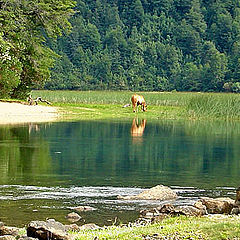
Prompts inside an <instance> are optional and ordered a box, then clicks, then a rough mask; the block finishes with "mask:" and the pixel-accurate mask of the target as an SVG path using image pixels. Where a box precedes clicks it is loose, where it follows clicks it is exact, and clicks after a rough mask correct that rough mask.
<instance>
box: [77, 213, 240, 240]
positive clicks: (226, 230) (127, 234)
mask: <svg viewBox="0 0 240 240" xmlns="http://www.w3.org/2000/svg"><path fill="white" fill-rule="evenodd" d="M76 234H77V239H78V240H82V239H86V240H87V239H94V237H97V239H119V240H125V239H126V240H127V239H212V240H219V239H240V219H239V217H236V216H235V217H223V218H222V217H221V218H208V217H199V218H198V217H183V216H180V217H174V218H167V219H165V220H163V221H162V222H159V223H155V224H151V225H147V226H122V227H121V226H110V227H106V228H103V229H100V230H85V231H81V232H79V233H76ZM147 237H149V238H147ZM151 237H152V238H151Z"/></svg>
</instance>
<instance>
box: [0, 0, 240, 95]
mask: <svg viewBox="0 0 240 240" xmlns="http://www.w3.org/2000/svg"><path fill="white" fill-rule="evenodd" d="M76 2H77V5H76V7H75V9H74V10H75V14H74V16H73V17H72V18H71V20H70V21H71V24H72V31H71V33H70V34H69V35H62V36H60V37H58V38H57V36H59V35H61V33H62V31H63V30H69V29H70V24H69V22H68V17H69V16H70V15H71V13H72V10H71V8H72V7H73V4H72V1H70V0H68V1H63V0H52V1H46V0H38V1H37V2H36V1H24V0H21V1H17V0H14V1H6V0H5V1H1V6H0V8H1V12H0V27H1V28H0V32H1V34H2V35H1V34H0V47H1V51H2V53H1V54H2V55H0V56H1V58H0V61H1V66H2V67H1V69H0V70H1V72H0V84H1V89H2V93H1V95H2V96H4V95H8V94H12V95H17V94H18V93H19V92H22V91H25V92H27V91H28V90H29V89H31V88H32V87H38V86H41V85H42V83H43V82H46V84H45V88H48V89H76V90H78V89H80V90H87V89H113V90H132V91H171V90H174V89H176V90H177V91H225V90H226V89H225V88H224V87H223V86H224V83H233V85H232V86H237V85H236V84H235V83H237V82H239V78H240V41H239V39H240V1H238V0H216V1H213V0H211V1H207V0H161V1H160V0H125V1H120V0H77V1H76ZM15 20H17V21H15ZM45 36H48V38H47V39H45ZM51 38H57V41H53V40H51ZM45 40H47V41H46V43H44V41H45ZM50 49H51V50H50ZM3 51H4V52H3ZM53 52H56V53H57V54H58V55H59V56H60V57H59V58H56V64H55V67H53V68H52V69H51V72H50V70H49V69H50V68H51V67H52V66H53V59H54V58H53V56H55V57H57V55H56V54H55V55H54V53H53ZM5 54H7V56H9V55H11V61H10V60H8V61H7V62H6V60H4V57H3V56H5ZM3 61H5V62H3ZM50 73H51V77H50ZM9 79H11V83H10V84H9V85H8V84H6V83H7V81H9ZM3 84H4V88H3ZM230 85H231V84H230ZM13 89H14V90H13ZM229 89H231V90H226V91H235V92H237V90H234V89H235V88H229ZM20 90H21V91H20Z"/></svg>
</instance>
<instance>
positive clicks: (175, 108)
mask: <svg viewBox="0 0 240 240" xmlns="http://www.w3.org/2000/svg"><path fill="white" fill-rule="evenodd" d="M132 94H133V92H130V91H48V90H38V91H33V92H32V95H33V97H34V98H36V97H39V96H41V97H42V98H43V99H46V100H48V101H50V102H51V103H52V104H53V106H56V107H59V109H60V112H61V113H62V117H63V118H64V119H75V120H81V119H126V118H132V117H133V116H135V115H139V116H141V117H144V118H147V119H224V120H239V119H240V95H239V94H233V93H193V92H141V93H139V94H141V95H143V96H144V98H145V100H146V102H147V105H148V108H147V112H144V113H143V112H142V111H141V110H140V107H139V112H138V113H133V112H132V107H131V106H130V107H126V108H123V106H124V105H125V104H128V103H131V102H130V98H131V96H132Z"/></svg>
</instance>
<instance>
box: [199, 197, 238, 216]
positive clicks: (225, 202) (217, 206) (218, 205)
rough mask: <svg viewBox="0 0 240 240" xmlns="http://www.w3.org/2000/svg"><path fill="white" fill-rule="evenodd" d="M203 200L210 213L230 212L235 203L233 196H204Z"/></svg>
mask: <svg viewBox="0 0 240 240" xmlns="http://www.w3.org/2000/svg"><path fill="white" fill-rule="evenodd" d="M201 201H202V204H203V205H205V206H206V208H207V212H208V213H210V214H230V213H231V211H232V209H233V207H234V204H235V201H234V200H233V199H231V198H209V197H202V198H201Z"/></svg>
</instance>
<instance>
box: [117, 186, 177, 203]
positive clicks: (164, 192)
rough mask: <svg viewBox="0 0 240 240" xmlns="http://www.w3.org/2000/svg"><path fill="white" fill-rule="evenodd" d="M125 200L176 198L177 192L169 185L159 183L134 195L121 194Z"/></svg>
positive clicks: (121, 197)
mask: <svg viewBox="0 0 240 240" xmlns="http://www.w3.org/2000/svg"><path fill="white" fill-rule="evenodd" d="M118 198H119V199H124V200H161V201H163V200H174V199H176V198H177V194H176V193H175V192H174V191H173V190H172V189H171V188H169V187H166V186H163V185H157V186H155V187H152V188H150V189H148V190H145V191H143V192H142V193H140V194H138V195H134V196H119V197H118Z"/></svg>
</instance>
